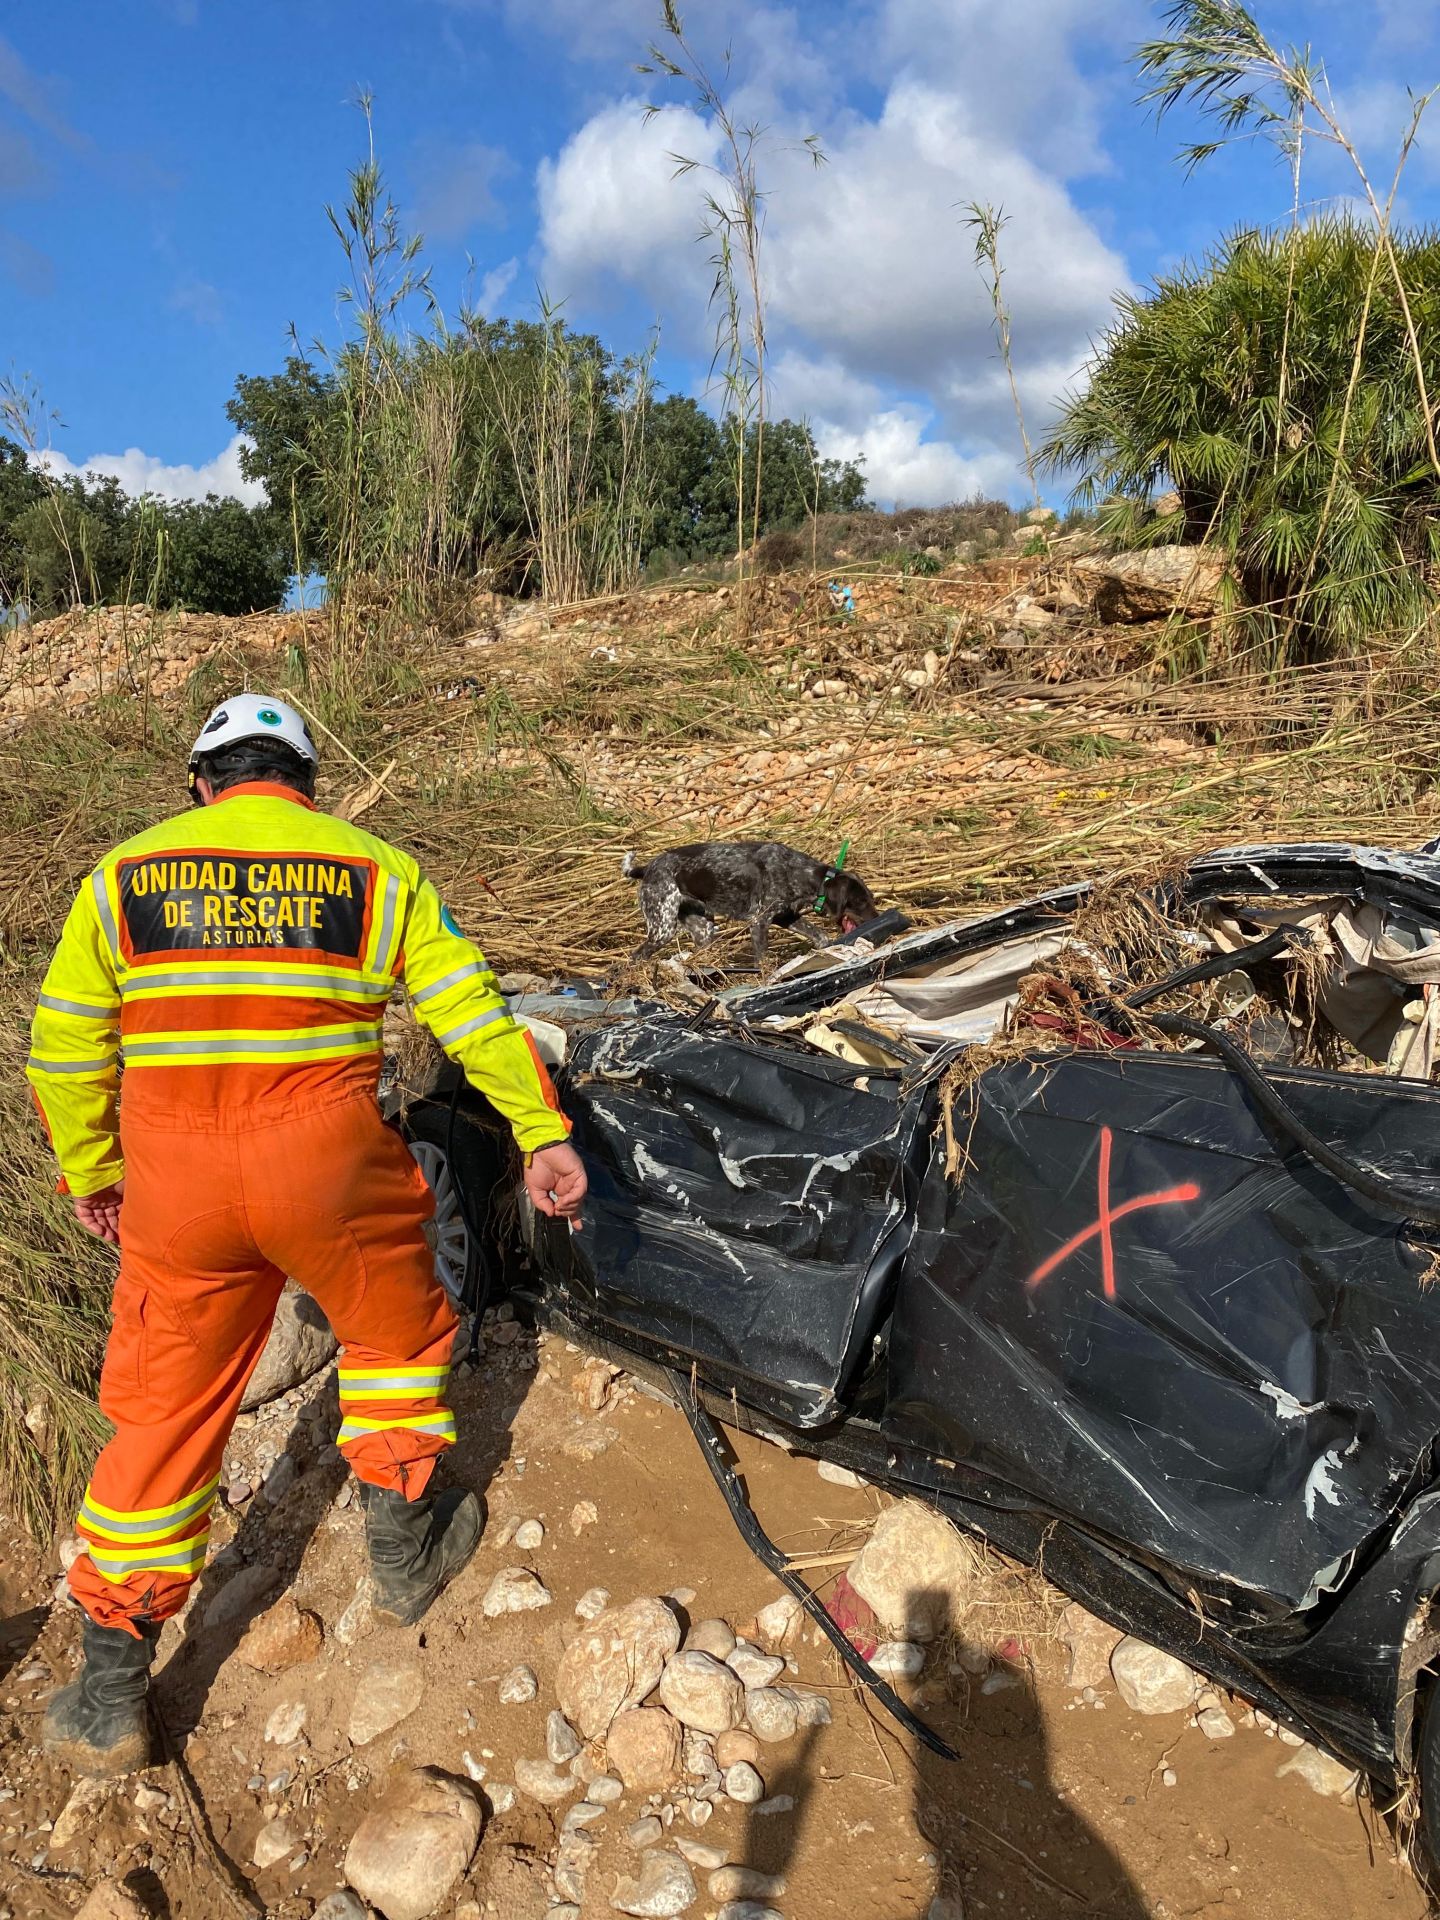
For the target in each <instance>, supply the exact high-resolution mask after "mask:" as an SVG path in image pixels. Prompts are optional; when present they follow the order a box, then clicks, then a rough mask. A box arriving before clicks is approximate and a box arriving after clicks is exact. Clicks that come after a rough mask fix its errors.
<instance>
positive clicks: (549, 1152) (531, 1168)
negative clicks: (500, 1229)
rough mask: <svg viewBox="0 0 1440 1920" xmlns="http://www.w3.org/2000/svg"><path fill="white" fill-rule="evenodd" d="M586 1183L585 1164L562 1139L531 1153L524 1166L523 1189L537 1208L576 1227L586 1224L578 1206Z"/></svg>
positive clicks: (585, 1189) (588, 1183)
mask: <svg viewBox="0 0 1440 1920" xmlns="http://www.w3.org/2000/svg"><path fill="white" fill-rule="evenodd" d="M589 1185H590V1182H589V1181H588V1180H587V1179H586V1177H585V1163H584V1162H583V1161H582V1160H581V1158H580V1156H579V1154H578V1153H576V1151H575V1149H574V1148H573V1147H570V1146H566V1145H565V1144H564V1143H563V1142H562V1143H561V1144H560V1145H559V1146H554V1147H542V1148H541V1149H540V1151H539V1152H538V1153H535V1154H532V1155H531V1156H530V1160H529V1164H528V1165H527V1166H526V1168H525V1191H526V1192H527V1193H528V1194H529V1196H530V1198H531V1199H532V1200H533V1201H534V1203H535V1205H536V1207H537V1209H538V1210H539V1211H540V1212H541V1213H548V1214H550V1215H551V1216H552V1217H553V1218H558V1219H561V1220H569V1221H571V1222H572V1224H573V1225H575V1226H576V1227H581V1226H583V1225H584V1224H585V1223H584V1221H583V1220H582V1219H581V1218H580V1206H581V1202H582V1201H583V1200H584V1198H585V1194H586V1191H587V1190H588V1188H589Z"/></svg>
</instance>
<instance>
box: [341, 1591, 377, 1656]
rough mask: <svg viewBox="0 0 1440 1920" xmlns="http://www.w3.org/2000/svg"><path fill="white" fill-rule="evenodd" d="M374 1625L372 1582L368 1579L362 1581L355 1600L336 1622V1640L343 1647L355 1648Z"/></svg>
mask: <svg viewBox="0 0 1440 1920" xmlns="http://www.w3.org/2000/svg"><path fill="white" fill-rule="evenodd" d="M374 1624H375V1621H374V1608H373V1606H372V1604H371V1587H370V1582H369V1580H368V1579H367V1580H362V1581H361V1582H360V1585H359V1586H358V1587H357V1588H356V1590H355V1598H354V1599H353V1600H352V1601H351V1602H350V1604H349V1606H348V1607H346V1609H345V1611H344V1612H343V1613H342V1614H341V1616H340V1618H339V1619H338V1620H337V1621H336V1622H335V1638H336V1639H337V1640H338V1641H339V1642H340V1644H341V1646H342V1647H353V1646H354V1645H355V1643H356V1641H358V1640H363V1639H364V1638H365V1636H366V1634H367V1633H369V1632H370V1630H371V1628H372V1627H373V1626H374Z"/></svg>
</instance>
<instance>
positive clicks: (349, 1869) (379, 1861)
mask: <svg viewBox="0 0 1440 1920" xmlns="http://www.w3.org/2000/svg"><path fill="white" fill-rule="evenodd" d="M483 1820H484V1815H483V1813H482V1812H481V1808H480V1802H479V1801H478V1800H477V1799H476V1797H475V1794H474V1793H473V1792H472V1791H471V1789H470V1788H469V1787H468V1786H467V1785H466V1783H465V1782H464V1781H463V1780H456V1779H453V1778H452V1777H451V1776H450V1775H449V1774H446V1773H441V1772H440V1771H439V1770H438V1769H437V1768H435V1767H410V1768H406V1769H405V1770H404V1771H403V1772H402V1773H401V1774H400V1775H399V1776H398V1777H397V1778H394V1779H392V1781H391V1783H390V1785H389V1786H388V1787H387V1788H386V1789H385V1792H384V1793H383V1794H382V1796H381V1798H380V1800H379V1802H378V1804H377V1805H376V1806H375V1807H374V1808H373V1809H372V1810H371V1811H370V1812H369V1813H367V1814H366V1816H365V1818H364V1819H363V1820H362V1821H361V1822H360V1825H359V1826H358V1827H357V1828H356V1829H355V1837H354V1839H353V1840H351V1842H350V1845H349V1847H348V1848H347V1849H346V1853H345V1878H346V1879H347V1880H348V1881H349V1882H350V1885H351V1886H352V1887H353V1888H354V1889H355V1891H356V1892H357V1893H358V1894H360V1895H361V1896H362V1897H363V1898H364V1899H366V1900H368V1901H369V1902H370V1904H371V1906H372V1907H378V1908H379V1909H380V1911H381V1913H383V1914H384V1915H385V1920H425V1916H426V1915H427V1914H431V1913H434V1911H435V1910H436V1908H437V1907H439V1906H440V1905H441V1903H442V1902H443V1901H444V1899H445V1896H446V1895H447V1894H448V1893H449V1892H450V1890H451V1888H452V1887H453V1886H454V1885H455V1883H456V1881H457V1880H459V1878H460V1876H461V1875H462V1874H463V1873H464V1872H465V1870H466V1868H467V1867H468V1866H469V1865H470V1862H471V1860H472V1858H473V1857H474V1853H475V1847H476V1844H477V1842H478V1841H479V1839H480V1828H481V1825H482V1824H483Z"/></svg>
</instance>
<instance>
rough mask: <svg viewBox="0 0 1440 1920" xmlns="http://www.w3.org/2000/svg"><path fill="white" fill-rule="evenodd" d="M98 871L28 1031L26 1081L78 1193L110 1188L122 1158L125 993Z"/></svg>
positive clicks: (64, 937)
mask: <svg viewBox="0 0 1440 1920" xmlns="http://www.w3.org/2000/svg"><path fill="white" fill-rule="evenodd" d="M103 885H104V878H103V876H102V875H101V874H96V875H94V876H93V878H92V879H91V880H90V881H88V882H87V883H86V885H85V886H84V887H83V888H82V890H81V892H80V896H79V898H78V899H77V900H76V902H75V904H74V906H73V907H72V908H71V909H70V916H69V918H68V919H67V920H66V922H65V930H64V932H63V933H62V934H61V936H60V944H59V946H58V947H56V949H55V955H54V958H53V959H52V960H51V962H50V970H49V972H48V973H47V974H46V975H45V984H44V986H43V987H42V988H41V991H40V1005H39V1007H38V1008H37V1009H36V1013H35V1019H34V1023H33V1025H32V1027H31V1030H30V1058H29V1061H28V1062H27V1064H26V1068H25V1077H26V1079H27V1080H28V1081H29V1082H30V1085H31V1088H32V1090H33V1091H34V1094H35V1100H36V1104H37V1105H38V1106H39V1108H40V1112H41V1115H42V1117H43V1119H44V1121H45V1126H46V1130H47V1131H48V1133H49V1135H50V1140H51V1144H52V1145H53V1147H54V1149H55V1154H56V1158H57V1159H58V1160H59V1162H60V1171H61V1173H62V1174H63V1175H64V1180H65V1185H66V1187H67V1188H68V1189H69V1191H70V1192H71V1193H73V1194H75V1195H77V1196H84V1195H85V1194H89V1193H99V1192H100V1190H101V1189H102V1188H103V1187H109V1186H113V1185H114V1183H115V1182H116V1181H117V1180H118V1179H120V1178H121V1176H122V1175H123V1173H124V1171H125V1163H124V1161H123V1160H122V1158H121V1156H120V1125H119V1114H118V1105H117V1096H118V1093H119V1087H120V1065H119V1057H120V1056H119V1049H120V991H119V988H118V986H117V985H116V979H115V962H114V957H113V955H112V953H111V950H110V944H109V941H108V939H107V938H106V934H105V929H104V928H103V926H102V925H101V921H100V915H99V912H98V910H97V902H96V887H97V886H100V887H103Z"/></svg>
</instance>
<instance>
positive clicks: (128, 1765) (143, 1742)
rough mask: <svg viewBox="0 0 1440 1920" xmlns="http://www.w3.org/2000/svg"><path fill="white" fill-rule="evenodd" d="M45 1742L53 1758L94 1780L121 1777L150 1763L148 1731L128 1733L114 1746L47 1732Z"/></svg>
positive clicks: (45, 1746)
mask: <svg viewBox="0 0 1440 1920" xmlns="http://www.w3.org/2000/svg"><path fill="white" fill-rule="evenodd" d="M42 1744H43V1746H44V1749H45V1751H46V1753H47V1754H48V1755H49V1756H50V1758H51V1759H52V1760H58V1761H59V1763H60V1765H61V1766H62V1767H68V1768H69V1770H70V1771H71V1773H79V1774H84V1775H85V1777H86V1778H87V1779H90V1780H118V1779H119V1778H120V1777H121V1776H122V1775H123V1774H127V1773H139V1772H140V1771H141V1769H142V1768H144V1767H147V1766H149V1764H150V1738H149V1735H148V1734H145V1733H127V1734H126V1735H125V1737H124V1739H123V1740H117V1741H116V1743H115V1745H114V1746H113V1747H92V1746H91V1745H90V1743H89V1741H88V1740H70V1739H49V1738H45V1737H44V1736H43V1735H42Z"/></svg>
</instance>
